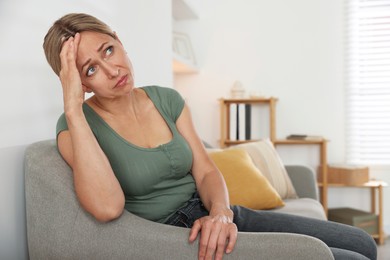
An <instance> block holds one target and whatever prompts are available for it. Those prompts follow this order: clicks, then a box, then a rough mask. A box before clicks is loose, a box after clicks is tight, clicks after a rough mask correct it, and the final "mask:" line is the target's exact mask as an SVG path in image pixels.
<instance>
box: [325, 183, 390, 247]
mask: <svg viewBox="0 0 390 260" xmlns="http://www.w3.org/2000/svg"><path fill="white" fill-rule="evenodd" d="M318 185H319V186H320V187H323V183H319V184H318ZM387 186H388V184H387V183H386V182H384V181H378V180H371V181H369V182H366V183H363V184H360V185H349V184H343V183H328V184H327V187H328V188H329V187H331V188H348V187H350V188H369V189H370V190H371V213H373V214H376V215H377V216H378V232H379V233H378V234H373V235H372V237H373V238H375V239H377V240H378V244H380V245H382V244H383V243H384V242H385V234H384V232H383V187H387Z"/></svg>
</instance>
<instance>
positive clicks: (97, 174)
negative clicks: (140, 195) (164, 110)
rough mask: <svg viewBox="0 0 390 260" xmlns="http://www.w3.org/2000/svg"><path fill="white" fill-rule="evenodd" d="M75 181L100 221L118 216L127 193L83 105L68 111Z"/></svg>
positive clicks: (88, 209)
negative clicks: (101, 145) (123, 189)
mask: <svg viewBox="0 0 390 260" xmlns="http://www.w3.org/2000/svg"><path fill="white" fill-rule="evenodd" d="M66 119H67V123H68V128H69V133H70V139H71V150H72V154H73V158H72V165H71V166H72V168H73V174H74V185H75V190H76V193H77V196H78V198H79V200H80V203H81V204H82V206H83V207H84V208H85V209H86V210H87V211H88V212H90V213H91V214H92V215H94V216H95V217H96V218H97V219H98V220H100V221H109V220H111V219H113V218H116V217H118V216H119V215H120V214H121V213H122V211H123V208H124V195H123V191H122V189H121V187H120V184H119V182H118V180H117V178H116V176H115V174H114V172H113V170H112V168H111V165H110V163H109V161H108V159H107V157H106V155H105V154H104V152H103V151H102V149H101V148H100V146H99V144H98V142H97V140H96V138H95V136H94V134H93V132H92V130H91V128H90V127H89V125H88V123H87V121H86V119H85V116H84V113H83V112H82V108H80V110H79V111H73V112H68V113H66Z"/></svg>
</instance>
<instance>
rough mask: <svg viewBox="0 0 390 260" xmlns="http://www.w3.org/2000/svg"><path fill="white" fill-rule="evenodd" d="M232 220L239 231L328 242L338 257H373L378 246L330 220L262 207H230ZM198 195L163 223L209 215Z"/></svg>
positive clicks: (180, 223) (189, 224)
mask: <svg viewBox="0 0 390 260" xmlns="http://www.w3.org/2000/svg"><path fill="white" fill-rule="evenodd" d="M231 209H232V211H233V212H234V219H233V222H234V223H235V224H236V225H237V228H238V231H241V232H283V233H296V234H303V235H308V236H312V237H316V238H318V239H320V240H322V241H323V242H324V243H325V244H327V245H328V246H329V248H330V250H331V251H332V253H333V256H334V258H335V259H336V260H337V259H373V260H374V259H376V255H377V248H376V243H375V241H374V240H373V239H372V237H371V236H370V235H369V234H367V233H366V232H365V231H363V230H361V229H359V228H356V227H352V226H349V225H344V224H340V223H336V222H331V221H324V220H318V219H313V218H306V217H300V216H294V215H290V214H283V213H277V212H272V211H264V210H251V209H248V208H245V207H241V206H231ZM208 214H209V212H208V211H207V210H206V208H205V207H204V206H203V204H202V201H201V200H200V198H199V196H198V195H197V194H194V196H193V197H192V198H191V199H190V200H189V201H188V202H187V204H186V205H185V206H183V207H182V208H180V209H178V210H177V212H176V213H175V214H174V215H173V216H172V217H170V218H169V219H168V220H167V221H166V223H165V224H168V225H173V226H178V227H187V228H191V227H192V225H193V223H194V222H195V220H197V219H198V218H201V217H204V216H208Z"/></svg>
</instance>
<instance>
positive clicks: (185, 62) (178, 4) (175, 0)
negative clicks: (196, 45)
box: [172, 0, 199, 74]
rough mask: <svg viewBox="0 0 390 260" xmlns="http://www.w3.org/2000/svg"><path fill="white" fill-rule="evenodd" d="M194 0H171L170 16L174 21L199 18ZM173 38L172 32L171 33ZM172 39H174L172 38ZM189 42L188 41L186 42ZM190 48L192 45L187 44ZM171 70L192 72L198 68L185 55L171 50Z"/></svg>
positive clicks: (196, 71)
mask: <svg viewBox="0 0 390 260" xmlns="http://www.w3.org/2000/svg"><path fill="white" fill-rule="evenodd" d="M193 3H194V1H190V0H172V18H173V20H174V21H175V22H180V21H186V20H197V19H199V15H198V12H197V11H196V8H194V6H193ZM172 37H173V38H174V33H173V35H172ZM172 41H174V39H172ZM187 44H190V42H187ZM187 47H188V48H191V50H192V46H187ZM172 71H173V73H175V74H193V73H198V72H199V68H198V66H196V64H194V62H193V61H192V60H189V59H186V57H183V56H180V54H178V53H175V52H174V51H173V54H172Z"/></svg>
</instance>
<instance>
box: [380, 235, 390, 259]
mask: <svg viewBox="0 0 390 260" xmlns="http://www.w3.org/2000/svg"><path fill="white" fill-rule="evenodd" d="M389 259H390V238H387V239H386V241H385V243H384V244H383V245H381V246H378V260H389Z"/></svg>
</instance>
